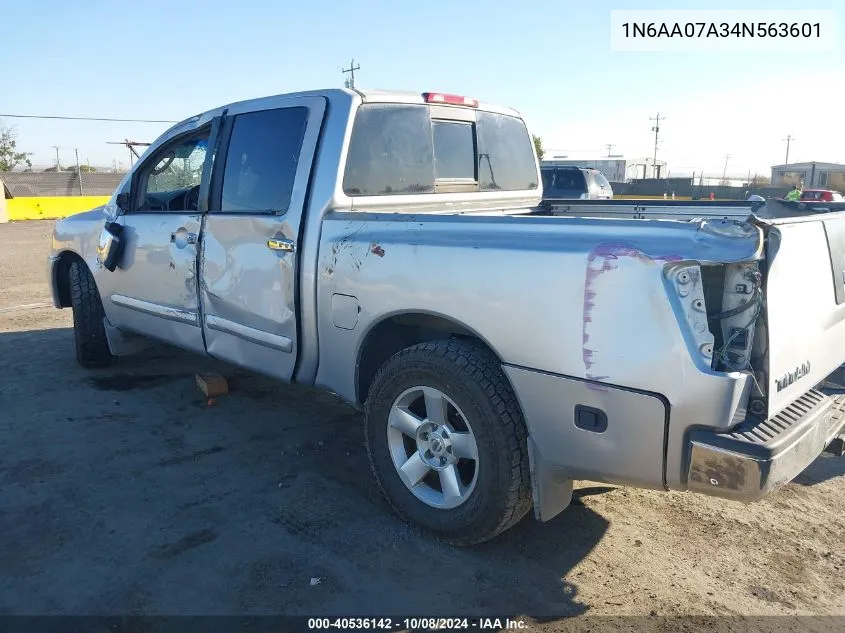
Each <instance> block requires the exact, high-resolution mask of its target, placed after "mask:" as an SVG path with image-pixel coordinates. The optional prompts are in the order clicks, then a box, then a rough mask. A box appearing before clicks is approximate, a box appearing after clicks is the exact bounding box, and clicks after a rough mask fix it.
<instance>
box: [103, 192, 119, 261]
mask: <svg viewBox="0 0 845 633" xmlns="http://www.w3.org/2000/svg"><path fill="white" fill-rule="evenodd" d="M121 195H123V194H121ZM122 254H123V226H121V225H120V224H117V223H116V222H107V223H106V225H105V226H104V227H103V230H102V231H101V232H100V241H99V242H98V244H97V259H98V260H99V262H100V263H101V264H102V265H103V268H105V269H106V270H108V271H110V272H112V271H114V269H115V268H117V265H118V263H120V256H121V255H122Z"/></svg>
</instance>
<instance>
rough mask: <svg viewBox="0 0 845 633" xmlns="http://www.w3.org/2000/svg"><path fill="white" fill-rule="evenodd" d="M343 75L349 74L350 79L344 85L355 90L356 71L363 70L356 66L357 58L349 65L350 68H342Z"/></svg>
mask: <svg viewBox="0 0 845 633" xmlns="http://www.w3.org/2000/svg"><path fill="white" fill-rule="evenodd" d="M341 70H342V71H343V74H344V75H345V74H346V73H349V79H347V80H346V81H345V82H344V83H345V84H346V87H347V88H352V89H354V88H355V71H356V70H361V66H360V65H358V66H356V65H355V58H354V57H353V58H352V62H351V63H350V64H349V68H341Z"/></svg>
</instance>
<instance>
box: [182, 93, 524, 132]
mask: <svg viewBox="0 0 845 633" xmlns="http://www.w3.org/2000/svg"><path fill="white" fill-rule="evenodd" d="M423 94H424V93H423V92H411V91H408V90H404V91H402V90H366V89H360V88H353V89H349V88H324V89H321V90H305V91H300V92H289V93H281V94H275V95H268V96H266V97H257V98H254V99H244V100H242V101H234V102H232V103H227V104H225V105H221V106H218V107H216V108H212V109H211V110H207V111H205V112H201V113H199V114H195V115H194V116H191V117H188V118H186V119H183V120H182V121H179V122H178V123H176V124H175V125H173V126H172V127H171V128H170V129H173V128H176V127H179V126H181V125H184V124H185V123H187V122H189V121H194V120H196V119H200V118H206V117H209V116H216V115H218V114H220V113H222V112H223V110H225V109H227V108H231V107H233V106H236V105H237V106H241V105H255V106H260V105H266V104H267V103H268V102H270V101H272V100H275V99H289V98H292V97H325V98H327V99H329V100H332V99H336V98H338V97H341V96H344V97H347V98H348V97H354V96H356V95H357V96H358V97H359V98H360V99H361V101H362V102H364V103H409V104H420V105H425V103H426V101H425V99H424V98H423ZM437 105H438V106H442V107H451V108H456V107H458V108H459V107H469V106H458V105H452V104H437ZM473 109H477V110H484V111H486V112H495V113H498V114H504V115H508V116H515V117H520V118H521V116H522V115H521V114H520V113H519V111H517V110H515V109H513V108H508V107H504V106H498V105H494V104H491V103H485V102H481V101H479V102H478V105H477V107H475V108H473Z"/></svg>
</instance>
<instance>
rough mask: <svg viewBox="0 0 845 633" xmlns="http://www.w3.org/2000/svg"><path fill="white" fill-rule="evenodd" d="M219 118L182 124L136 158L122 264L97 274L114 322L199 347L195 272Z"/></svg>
mask: <svg viewBox="0 0 845 633" xmlns="http://www.w3.org/2000/svg"><path fill="white" fill-rule="evenodd" d="M215 123H216V122H215V121H210V122H208V123H207V124H205V125H201V126H188V129H185V130H184V131H181V130H180V132H179V133H178V134H176V135H175V136H174V137H173V138H171V139H169V140H167V141H166V142H164V143H162V144H161V146H160V147H158V148H154V149H153V151H152V152H151V154H150V155H149V156H146V157H145V158H144V160H143V162H142V163H141V164H139V165H138V167H137V168H136V170H135V171H134V173H133V177H132V181H131V190H130V196H129V197H130V200H129V201H128V203H127V204H128V209H126V210H125V212H124V213H123V214H122V215H121V217H120V218H119V220H118V221H119V223H120V224H122V225H123V227H124V228H123V239H124V246H123V253H122V256H121V259H120V262H119V265H118V267H117V268H115V270H114V271H111V272H104V273H103V274H101V275H99V277H98V285H99V286H100V290H101V295H102V296H103V300H104V302H107V304H108V305H107V309H106V314H107V315H108V318H109V320H110V321H111V322H112V324H113V325H115V326H117V327H120V328H122V329H125V330H130V331H134V332H138V333H141V334H145V335H148V336H151V337H153V338H157V339H159V340H162V341H165V342H168V343H172V344H175V345H178V346H180V347H184V348H186V349H190V350H193V351H198V352H204V350H205V346H204V343H203V336H202V328H201V327H200V318H199V296H198V290H199V287H198V275H197V271H198V268H197V255H198V250H197V249H198V246H199V238H200V234H201V231H202V217H203V213H202V211H203V210H204V209H203V207H204V206H205V204H204V202H203V203H201V202H200V200H201V199H202V198H203V196H204V195H207V187H208V185H207V181H208V179H209V174H210V171H211V161H212V159H213V154H214V152H213V150H211V151H210V150H209V147H210V146H211V147H213V145H210V144H211V143H213V140H212V137H213V134H212V131H213V130H215V131H216V125H215ZM203 185H205V186H204V187H203ZM201 189H203V192H202V193H201V191H200V190H201Z"/></svg>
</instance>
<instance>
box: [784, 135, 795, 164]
mask: <svg viewBox="0 0 845 633" xmlns="http://www.w3.org/2000/svg"><path fill="white" fill-rule="evenodd" d="M783 140H784V141H786V160H785V161H784V162H783V164H784V165H788V164H789V144H790V142H792V141H794V140H795V139H794V138H793V136H792V134H787V136H786V138H785V139H783Z"/></svg>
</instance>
